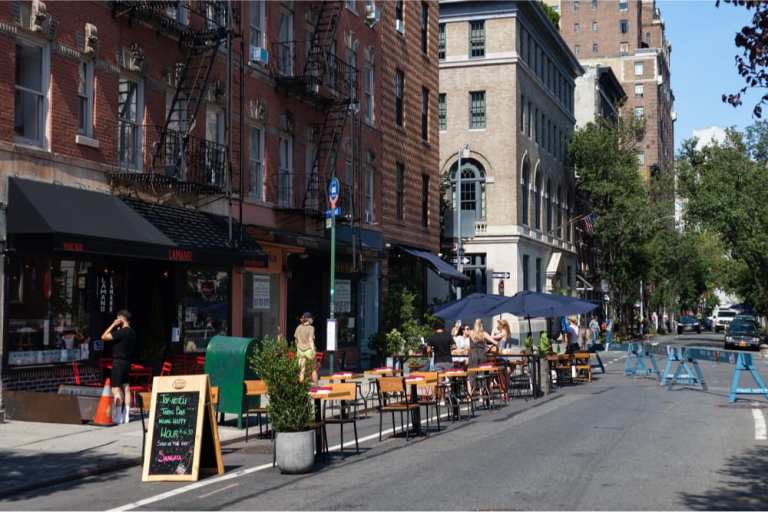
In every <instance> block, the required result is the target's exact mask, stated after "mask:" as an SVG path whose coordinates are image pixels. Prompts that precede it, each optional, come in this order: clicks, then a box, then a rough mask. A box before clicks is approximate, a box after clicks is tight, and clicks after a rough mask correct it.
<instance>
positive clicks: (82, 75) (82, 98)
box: [77, 61, 94, 137]
mask: <svg viewBox="0 0 768 512" xmlns="http://www.w3.org/2000/svg"><path fill="white" fill-rule="evenodd" d="M93 67H94V66H93V62H90V61H89V62H86V61H82V62H80V65H79V68H78V71H79V72H78V77H77V78H78V79H77V119H78V123H77V133H79V134H80V135H85V136H86V137H93Z"/></svg>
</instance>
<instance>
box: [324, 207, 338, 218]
mask: <svg viewBox="0 0 768 512" xmlns="http://www.w3.org/2000/svg"><path fill="white" fill-rule="evenodd" d="M331 215H333V216H334V217H338V216H339V215H341V206H337V207H336V208H334V209H332V210H325V218H326V219H330V218H331Z"/></svg>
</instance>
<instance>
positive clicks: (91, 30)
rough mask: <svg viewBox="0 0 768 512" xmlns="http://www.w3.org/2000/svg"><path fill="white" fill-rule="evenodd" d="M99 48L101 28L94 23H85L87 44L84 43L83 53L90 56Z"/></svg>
mask: <svg viewBox="0 0 768 512" xmlns="http://www.w3.org/2000/svg"><path fill="white" fill-rule="evenodd" d="M98 49H99V29H98V28H96V25H94V24H93V23H86V24H85V44H84V45H83V53H84V54H86V55H89V56H94V55H96V53H97V52H98Z"/></svg>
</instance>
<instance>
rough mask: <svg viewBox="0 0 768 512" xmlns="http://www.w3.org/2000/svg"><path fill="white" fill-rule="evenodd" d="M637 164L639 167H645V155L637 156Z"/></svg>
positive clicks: (639, 154)
mask: <svg viewBox="0 0 768 512" xmlns="http://www.w3.org/2000/svg"><path fill="white" fill-rule="evenodd" d="M637 163H639V164H640V165H645V153H638V154H637Z"/></svg>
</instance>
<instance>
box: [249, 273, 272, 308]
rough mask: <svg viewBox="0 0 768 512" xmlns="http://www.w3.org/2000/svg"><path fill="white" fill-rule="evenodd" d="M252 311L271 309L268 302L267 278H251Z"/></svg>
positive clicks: (255, 275)
mask: <svg viewBox="0 0 768 512" xmlns="http://www.w3.org/2000/svg"><path fill="white" fill-rule="evenodd" d="M253 309H272V306H271V304H270V302H269V276H264V275H259V274H254V276H253Z"/></svg>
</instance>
